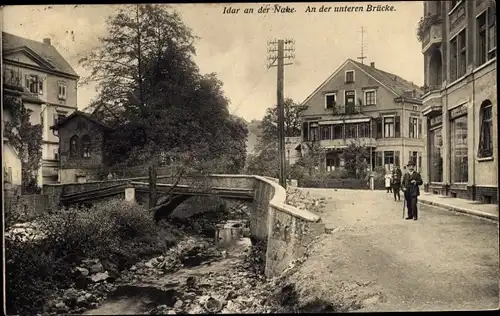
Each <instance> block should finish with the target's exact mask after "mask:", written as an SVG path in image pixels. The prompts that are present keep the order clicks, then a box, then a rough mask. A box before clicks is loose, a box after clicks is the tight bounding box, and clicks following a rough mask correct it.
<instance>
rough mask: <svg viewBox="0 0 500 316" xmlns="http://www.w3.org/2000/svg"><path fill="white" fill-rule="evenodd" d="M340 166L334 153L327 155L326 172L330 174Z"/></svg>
mask: <svg viewBox="0 0 500 316" xmlns="http://www.w3.org/2000/svg"><path fill="white" fill-rule="evenodd" d="M339 166H340V160H339V157H338V156H337V155H336V154H335V153H328V154H327V155H326V171H327V172H332V171H334V170H335V167H337V168H338V167H339Z"/></svg>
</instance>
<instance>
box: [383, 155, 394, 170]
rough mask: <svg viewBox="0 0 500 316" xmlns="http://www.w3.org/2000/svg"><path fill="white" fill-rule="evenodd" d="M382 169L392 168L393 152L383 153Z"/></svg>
mask: <svg viewBox="0 0 500 316" xmlns="http://www.w3.org/2000/svg"><path fill="white" fill-rule="evenodd" d="M384 167H385V169H386V170H390V169H392V168H393V167H394V152H393V151H384Z"/></svg>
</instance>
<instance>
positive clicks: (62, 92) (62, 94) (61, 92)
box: [57, 81, 66, 100]
mask: <svg viewBox="0 0 500 316" xmlns="http://www.w3.org/2000/svg"><path fill="white" fill-rule="evenodd" d="M57 85H58V86H59V93H58V95H57V98H58V99H59V100H66V82H64V81H59V82H58V83H57Z"/></svg>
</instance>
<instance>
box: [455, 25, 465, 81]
mask: <svg viewBox="0 0 500 316" xmlns="http://www.w3.org/2000/svg"><path fill="white" fill-rule="evenodd" d="M465 32H466V29H464V30H463V31H462V32H460V33H459V34H458V53H459V55H458V70H457V75H458V77H459V78H460V77H462V76H463V75H465V73H466V72H467V46H466V36H465Z"/></svg>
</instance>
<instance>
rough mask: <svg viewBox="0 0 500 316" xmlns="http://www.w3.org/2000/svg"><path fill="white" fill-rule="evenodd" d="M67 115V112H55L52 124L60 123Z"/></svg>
mask: <svg viewBox="0 0 500 316" xmlns="http://www.w3.org/2000/svg"><path fill="white" fill-rule="evenodd" d="M67 114H68V112H63V111H56V113H55V114H54V124H57V123H59V122H60V121H62V120H64V119H65V118H66V115H67Z"/></svg>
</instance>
